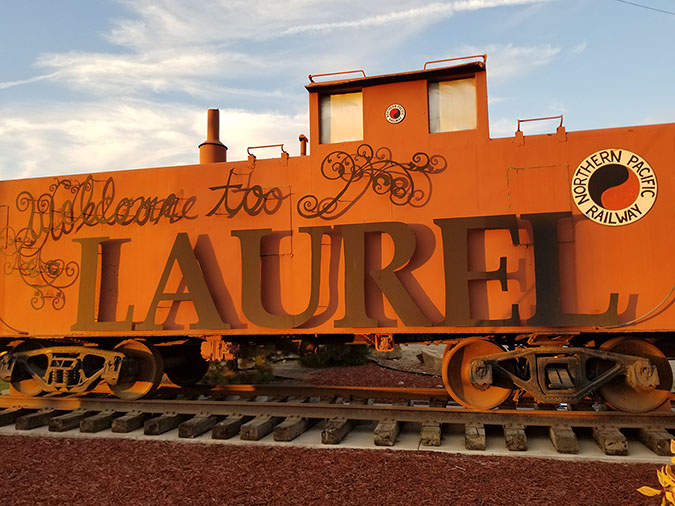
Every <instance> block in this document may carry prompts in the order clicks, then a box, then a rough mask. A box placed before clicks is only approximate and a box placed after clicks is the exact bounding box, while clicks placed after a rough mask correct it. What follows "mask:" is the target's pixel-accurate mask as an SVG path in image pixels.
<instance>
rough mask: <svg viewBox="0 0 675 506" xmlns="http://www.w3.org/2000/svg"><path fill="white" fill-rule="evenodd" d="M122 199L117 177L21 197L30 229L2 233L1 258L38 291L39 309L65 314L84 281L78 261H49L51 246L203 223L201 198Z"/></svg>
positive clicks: (57, 184) (59, 181) (59, 182)
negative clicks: (125, 229)
mask: <svg viewBox="0 0 675 506" xmlns="http://www.w3.org/2000/svg"><path fill="white" fill-rule="evenodd" d="M96 183H98V185H97V184H96ZM116 195H117V194H116V188H115V181H114V179H113V178H112V177H108V178H107V179H105V180H102V181H95V180H94V178H93V176H87V177H86V178H84V179H83V180H82V181H79V180H77V179H69V178H54V181H53V183H51V184H50V185H49V186H48V190H47V191H45V192H44V193H41V194H33V193H31V192H30V191H28V190H24V191H22V192H20V193H19V194H18V195H17V197H16V203H15V205H16V209H17V211H19V213H22V214H23V215H24V217H25V221H24V222H23V223H24V224H25V226H23V228H18V227H12V226H11V225H7V226H5V227H4V228H0V254H2V255H4V256H5V257H6V260H5V261H4V263H3V266H2V269H3V271H4V273H5V274H6V275H10V274H13V273H18V275H19V276H21V279H22V280H23V281H24V283H26V284H27V285H28V286H30V287H31V288H32V289H33V290H34V292H33V295H32V297H31V301H30V303H31V306H32V307H33V308H34V309H42V308H43V307H45V305H47V303H48V302H49V304H50V305H51V307H52V308H53V309H57V310H58V309H62V308H63V307H64V306H65V304H66V294H65V291H64V290H65V289H66V288H68V287H70V286H72V285H73V284H74V283H75V282H76V281H77V279H78V277H79V275H80V266H79V265H78V264H77V263H76V262H75V261H68V260H64V259H62V258H50V257H48V255H49V253H48V252H47V251H48V250H50V249H51V248H48V247H46V246H47V245H48V244H52V243H55V242H58V241H59V240H60V239H62V238H64V237H66V236H68V235H69V234H73V233H76V232H78V231H79V230H81V229H82V228H83V227H96V226H118V225H119V226H131V225H133V226H146V225H155V224H157V223H159V222H162V221H164V222H169V223H175V222H177V221H179V220H193V219H196V218H197V216H196V215H195V214H193V211H191V209H192V207H193V206H194V204H195V203H196V202H197V197H196V196H191V197H187V198H182V197H180V198H179V197H178V196H177V195H176V194H174V193H170V194H168V195H166V196H154V195H146V196H137V195H124V196H116Z"/></svg>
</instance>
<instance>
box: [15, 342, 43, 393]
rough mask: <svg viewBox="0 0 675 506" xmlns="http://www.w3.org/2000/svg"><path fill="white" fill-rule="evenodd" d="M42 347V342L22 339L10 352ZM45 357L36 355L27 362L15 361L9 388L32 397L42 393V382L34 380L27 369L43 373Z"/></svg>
mask: <svg viewBox="0 0 675 506" xmlns="http://www.w3.org/2000/svg"><path fill="white" fill-rule="evenodd" d="M40 348H44V346H43V345H42V343H39V342H37V341H23V342H22V343H19V344H17V345H16V346H15V347H14V348H13V349H12V353H21V352H22V351H32V350H38V349H40ZM47 365H48V364H47V357H46V356H45V355H38V356H36V357H32V358H31V359H30V360H29V361H28V363H27V364H20V363H16V364H15V365H14V367H13V368H12V380H11V382H10V389H11V392H12V393H17V394H19V395H25V396H26V397H34V396H36V395H40V394H41V393H42V391H43V390H42V384H41V383H40V382H39V381H38V380H36V379H35V378H34V377H33V376H32V375H31V374H30V372H28V371H29V369H30V370H33V371H34V372H36V373H38V374H40V375H43V374H44V373H45V371H46V370H47Z"/></svg>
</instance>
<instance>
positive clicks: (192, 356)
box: [164, 346, 209, 387]
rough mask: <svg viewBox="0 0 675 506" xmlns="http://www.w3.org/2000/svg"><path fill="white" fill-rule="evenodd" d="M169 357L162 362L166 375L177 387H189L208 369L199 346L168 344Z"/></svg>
mask: <svg viewBox="0 0 675 506" xmlns="http://www.w3.org/2000/svg"><path fill="white" fill-rule="evenodd" d="M171 348H175V350H171V353H170V355H169V357H167V358H165V360H164V363H165V364H167V363H172V365H171V366H166V367H165V370H164V372H166V375H167V377H168V378H169V379H170V380H171V381H172V382H173V383H175V384H176V385H178V386H179V387H190V386H192V385H195V384H196V383H197V382H199V380H201V379H202V378H203V377H204V375H205V374H206V371H208V369H209V363H208V362H207V361H206V360H204V358H203V357H202V353H201V350H200V348H199V346H175V347H173V346H170V347H169V349H171Z"/></svg>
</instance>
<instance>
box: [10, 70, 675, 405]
mask: <svg viewBox="0 0 675 506" xmlns="http://www.w3.org/2000/svg"><path fill="white" fill-rule="evenodd" d="M432 63H435V64H437V63H439V62H432ZM449 63H450V64H451V65H450V66H444V67H440V68H426V67H427V65H425V69H424V70H421V71H415V72H409V73H402V74H392V75H384V76H374V77H366V76H365V74H364V75H363V76H356V77H354V76H352V77H351V78H348V79H341V80H331V81H325V80H323V81H321V82H314V79H317V78H319V77H321V78H322V79H325V78H326V77H327V76H325V75H324V76H310V84H309V85H308V86H307V90H308V92H309V111H310V129H309V139H308V138H307V137H305V136H304V135H301V136H300V144H301V149H300V153H301V154H300V156H297V157H291V156H289V155H288V153H287V152H286V151H285V150H284V147H283V146H282V145H275V146H262V147H261V146H257V147H256V146H252V147H250V148H249V157H248V159H247V160H242V161H235V162H231V161H228V160H227V148H226V147H225V146H224V145H223V144H222V143H221V141H220V140H219V138H218V124H217V122H218V116H217V111H213V110H212V111H209V123H208V135H207V139H206V141H205V142H203V143H202V144H201V145H200V163H199V164H197V165H190V166H178V167H160V168H152V169H141V170H131V171H120V172H108V173H92V174H90V175H83V176H79V175H78V176H67V177H51V178H49V177H46V178H36V179H29V180H17V181H5V182H2V183H0V224H1V225H0V226H1V227H2V230H1V232H0V245H1V247H2V250H1V251H2V255H3V256H2V258H3V264H4V269H3V272H2V274H1V275H0V276H1V277H0V345H2V346H4V349H5V351H6V352H5V354H4V355H3V356H2V357H0V378H4V379H6V381H9V382H11V384H12V385H13V387H14V389H15V390H16V391H18V392H19V393H23V394H29V395H36V394H39V393H41V392H44V391H64V392H85V391H87V390H89V389H91V388H93V387H94V386H95V385H96V384H97V383H99V382H101V381H104V382H106V383H107V384H108V385H109V387H110V389H111V390H112V391H113V392H114V393H116V394H117V395H119V396H120V397H124V398H135V397H139V396H143V395H145V394H147V393H148V392H150V391H152V390H153V389H154V388H155V387H156V386H157V384H158V383H159V380H160V379H161V377H162V374H163V373H166V374H167V376H168V377H169V378H170V379H171V380H172V381H174V382H176V383H178V384H189V383H193V382H196V381H198V380H199V379H200V378H201V376H202V375H203V374H204V372H205V370H206V362H205V360H206V359H220V358H222V357H224V356H226V355H227V354H228V353H230V352H231V351H232V350H233V349H234V348H235V346H236V345H256V344H260V343H268V342H281V341H285V342H288V341H294V342H296V341H297V342H304V343H305V344H309V345H311V344H312V343H321V342H343V343H352V342H367V343H370V344H374V345H376V346H377V347H378V348H380V349H391V348H392V346H394V345H395V344H398V343H406V342H431V341H440V342H447V343H448V346H447V349H446V354H445V357H444V365H443V370H442V373H443V379H444V382H445V385H446V387H447V389H448V391H449V392H450V394H451V395H453V397H455V399H456V400H457V401H458V402H460V403H461V404H463V405H465V406H467V407H471V408H492V407H495V406H498V405H499V404H500V403H502V402H503V401H504V400H506V399H507V398H508V397H509V396H510V395H511V393H512V392H513V391H514V390H516V391H526V392H528V393H530V394H532V395H533V396H534V397H535V398H536V399H538V400H540V401H542V402H568V403H574V402H578V401H580V400H582V399H584V398H586V397H587V396H589V395H599V396H601V397H603V398H604V399H605V400H606V401H607V402H608V403H609V404H610V405H611V406H613V407H615V408H616V409H620V410H627V411H648V410H652V409H656V408H658V407H659V406H661V405H663V404H664V402H665V401H666V400H667V399H668V397H669V391H670V387H671V385H672V375H671V372H670V368H669V366H668V363H667V360H666V356H667V355H668V354H669V352H668V345H669V344H670V340H671V338H672V332H673V329H674V328H675V308H673V305H672V302H673V289H674V288H675V265H673V262H671V261H670V257H671V255H672V251H674V250H675V236H674V235H673V234H672V233H670V232H669V226H670V224H671V222H672V220H673V218H674V216H673V210H674V205H673V203H674V202H675V195H673V192H674V191H675V174H674V172H675V171H674V169H675V167H674V165H673V163H674V162H673V160H675V156H674V155H675V142H674V141H675V124H667V125H650V126H640V127H627V128H612V129H606V130H593V131H581V132H567V131H566V130H565V128H564V126H563V125H562V117H560V118H559V126H558V127H557V129H556V131H555V133H551V134H545V135H532V136H524V135H523V133H522V131H521V130H520V124H519V125H518V130H517V131H516V134H515V136H514V137H509V138H498V139H491V138H490V135H489V124H488V102H487V86H486V71H485V57H472V58H470V61H468V62H463V63H459V62H457V61H452V60H450V61H449ZM307 144H309V154H307ZM260 148H266V149H267V150H268V151H267V152H269V150H271V149H274V150H278V151H277V153H279V155H273V157H272V158H259V157H258V155H260V154H261V153H265V151H262V150H261V149H260ZM233 345H235V346H233Z"/></svg>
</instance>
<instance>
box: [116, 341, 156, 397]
mask: <svg viewBox="0 0 675 506" xmlns="http://www.w3.org/2000/svg"><path fill="white" fill-rule="evenodd" d="M114 349H115V351H119V352H122V353H124V354H125V355H126V356H127V357H129V358H132V359H133V360H134V361H135V362H136V364H137V365H138V370H137V371H136V374H135V375H134V376H133V377H131V378H120V381H119V382H118V383H117V384H116V385H109V387H110V390H112V392H113V393H114V394H115V395H116V396H117V397H119V398H120V399H124V400H128V401H132V400H135V399H140V398H141V397H143V396H144V395H147V394H149V393H150V392H152V391H154V390H155V389H156V388H157V386H158V385H159V383H160V381H161V380H162V374H163V370H164V363H163V361H162V356H161V355H160V354H159V352H158V351H157V348H155V347H154V346H153V345H152V344H151V343H149V342H147V341H146V340H144V339H129V340H128V341H123V342H121V343H120V344H118V345H117V346H115V348H114Z"/></svg>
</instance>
